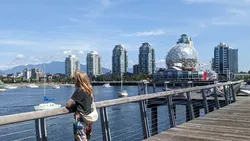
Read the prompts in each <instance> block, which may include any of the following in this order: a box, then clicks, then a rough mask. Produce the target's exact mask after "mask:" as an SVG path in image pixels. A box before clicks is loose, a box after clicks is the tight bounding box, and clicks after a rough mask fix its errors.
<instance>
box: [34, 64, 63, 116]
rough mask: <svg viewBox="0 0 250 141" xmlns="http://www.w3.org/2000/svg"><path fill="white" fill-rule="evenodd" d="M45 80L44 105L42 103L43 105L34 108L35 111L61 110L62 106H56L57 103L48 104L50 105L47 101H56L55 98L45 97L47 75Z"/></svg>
mask: <svg viewBox="0 0 250 141" xmlns="http://www.w3.org/2000/svg"><path fill="white" fill-rule="evenodd" d="M44 70H45V64H44ZM44 73H45V71H44ZM43 79H44V80H43V81H44V89H43V91H44V93H43V103H41V104H39V105H37V106H34V109H35V110H36V111H38V110H50V109H55V108H60V107H61V106H62V105H61V104H55V103H53V102H48V103H46V102H47V101H54V100H55V98H51V99H49V98H47V97H46V96H45V75H44V77H43Z"/></svg>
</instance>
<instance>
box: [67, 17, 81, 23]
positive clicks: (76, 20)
mask: <svg viewBox="0 0 250 141" xmlns="http://www.w3.org/2000/svg"><path fill="white" fill-rule="evenodd" d="M69 20H70V21H72V22H80V20H78V19H75V18H70V19H69Z"/></svg>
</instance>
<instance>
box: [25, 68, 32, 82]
mask: <svg viewBox="0 0 250 141" xmlns="http://www.w3.org/2000/svg"><path fill="white" fill-rule="evenodd" d="M30 78H31V69H28V68H25V69H24V70H23V79H24V80H29V79H30Z"/></svg>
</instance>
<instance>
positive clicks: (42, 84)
mask: <svg viewBox="0 0 250 141" xmlns="http://www.w3.org/2000/svg"><path fill="white" fill-rule="evenodd" d="M30 84H35V85H37V86H52V85H55V84H56V85H59V86H74V84H58V83H4V84H2V86H7V85H11V86H18V87H27V86H28V85H30Z"/></svg>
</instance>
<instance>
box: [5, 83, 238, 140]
mask: <svg viewBox="0 0 250 141" xmlns="http://www.w3.org/2000/svg"><path fill="white" fill-rule="evenodd" d="M241 82H242V81H237V82H227V83H221V84H213V85H207V86H200V87H189V88H185V89H177V90H172V91H166V92H157V93H151V94H147V93H148V87H147V85H148V84H147V83H143V82H142V83H139V84H138V96H132V97H126V98H119V99H112V100H106V101H100V102H96V107H97V109H98V112H99V120H98V122H97V123H95V124H96V126H95V124H94V126H95V127H96V128H100V129H98V130H100V131H101V132H99V133H98V135H96V136H95V137H93V138H92V139H91V140H104V141H111V140H142V139H146V138H148V137H150V136H152V135H155V134H157V133H159V132H161V131H163V130H167V129H169V128H172V127H175V126H176V125H178V124H181V123H183V122H186V121H189V120H192V119H194V118H196V117H199V116H202V115H205V114H208V113H209V112H212V111H214V110H216V109H220V108H221V107H223V106H226V105H228V104H230V103H233V102H235V101H236V91H237V90H236V86H237V87H239V85H240V83H241ZM218 87H223V93H222V94H219V93H218V92H217V88H218ZM211 89H213V90H214V93H212V94H210V95H208V94H207V93H206V91H207V90H211ZM153 92H156V91H155V85H153ZM197 92H201V93H197ZM179 95H182V97H179ZM111 109H115V110H111ZM120 112H123V113H126V115H124V116H121V114H119V113H120ZM69 113H70V111H69V110H68V109H66V108H65V107H63V108H59V109H53V110H45V111H33V112H27V113H20V114H13V115H6V116H0V130H1V127H2V128H5V127H4V125H9V124H12V125H13V126H17V125H19V126H20V124H21V123H23V124H32V122H31V120H35V128H34V129H23V130H22V131H19V132H29V133H30V134H29V135H27V136H26V137H23V138H21V139H25V138H34V139H36V140H38V141H46V140H48V135H47V128H46V118H50V117H55V116H62V115H66V114H69ZM118 115H120V116H118ZM128 115H129V118H130V119H127V118H128ZM33 125H34V123H33ZM97 125H98V126H97ZM33 132H35V133H33ZM62 132H63V131H62ZM0 133H1V132H0ZM16 133H17V132H16ZM1 134H2V135H0V137H1V136H8V135H10V136H11V135H13V134H8V133H1ZM31 134H34V136H32V135H31ZM72 135H73V133H72ZM72 138H73V136H72ZM21 139H20V140H21Z"/></svg>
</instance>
